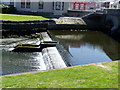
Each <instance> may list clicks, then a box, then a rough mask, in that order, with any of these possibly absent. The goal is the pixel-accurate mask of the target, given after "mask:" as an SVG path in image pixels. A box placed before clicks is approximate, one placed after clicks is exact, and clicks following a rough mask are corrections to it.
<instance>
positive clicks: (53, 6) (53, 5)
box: [53, 2, 55, 10]
mask: <svg viewBox="0 0 120 90" xmlns="http://www.w3.org/2000/svg"><path fill="white" fill-rule="evenodd" d="M54 4H55V3H54V2H53V10H54V6H55V5H54Z"/></svg>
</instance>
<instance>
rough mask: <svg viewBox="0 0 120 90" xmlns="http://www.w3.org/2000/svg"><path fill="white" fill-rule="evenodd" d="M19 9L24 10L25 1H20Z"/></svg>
mask: <svg viewBox="0 0 120 90" xmlns="http://www.w3.org/2000/svg"><path fill="white" fill-rule="evenodd" d="M21 8H25V0H21Z"/></svg>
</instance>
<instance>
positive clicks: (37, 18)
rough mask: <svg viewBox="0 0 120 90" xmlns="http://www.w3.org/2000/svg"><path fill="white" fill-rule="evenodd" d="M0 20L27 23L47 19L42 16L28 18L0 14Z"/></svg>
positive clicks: (25, 16)
mask: <svg viewBox="0 0 120 90" xmlns="http://www.w3.org/2000/svg"><path fill="white" fill-rule="evenodd" d="M0 20H10V21H27V20H49V18H45V17H42V16H30V15H12V14H0Z"/></svg>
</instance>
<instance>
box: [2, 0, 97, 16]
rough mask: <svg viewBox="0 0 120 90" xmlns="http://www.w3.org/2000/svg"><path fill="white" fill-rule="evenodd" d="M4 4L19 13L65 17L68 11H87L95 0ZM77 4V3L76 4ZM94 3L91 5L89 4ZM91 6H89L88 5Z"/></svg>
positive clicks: (15, 0) (20, 0)
mask: <svg viewBox="0 0 120 90" xmlns="http://www.w3.org/2000/svg"><path fill="white" fill-rule="evenodd" d="M2 1H3V3H6V4H10V5H14V7H16V9H17V10H18V11H26V12H36V13H52V14H53V15H63V14H65V13H67V11H68V10H82V9H83V10H86V9H89V7H91V5H93V6H94V7H95V6H96V5H95V3H93V1H95V0H2ZM75 2H76V3H75ZM90 2H92V4H91V5H90V4H89V3H90ZM88 4H89V5H88Z"/></svg>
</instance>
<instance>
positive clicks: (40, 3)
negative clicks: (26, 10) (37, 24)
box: [39, 1, 44, 9]
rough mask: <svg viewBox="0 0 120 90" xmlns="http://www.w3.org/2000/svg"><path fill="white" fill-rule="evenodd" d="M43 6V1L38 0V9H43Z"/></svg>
mask: <svg viewBox="0 0 120 90" xmlns="http://www.w3.org/2000/svg"><path fill="white" fill-rule="evenodd" d="M43 7H44V2H43V1H40V2H39V9H43Z"/></svg>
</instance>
